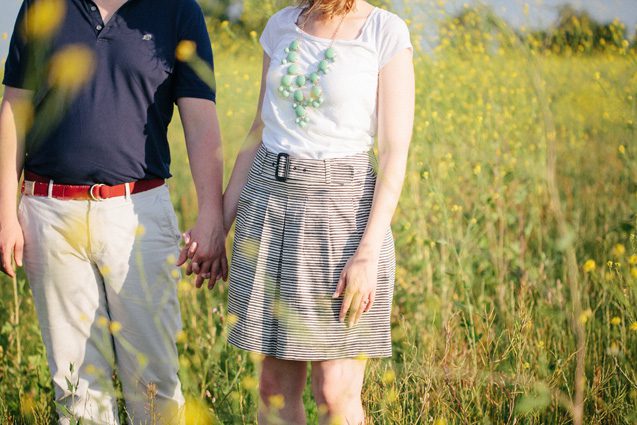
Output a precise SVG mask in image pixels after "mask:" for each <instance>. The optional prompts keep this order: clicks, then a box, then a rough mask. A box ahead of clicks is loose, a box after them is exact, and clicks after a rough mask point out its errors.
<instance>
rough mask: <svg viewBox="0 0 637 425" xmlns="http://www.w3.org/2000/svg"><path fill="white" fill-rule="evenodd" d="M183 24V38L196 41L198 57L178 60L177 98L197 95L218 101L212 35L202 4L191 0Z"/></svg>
mask: <svg viewBox="0 0 637 425" xmlns="http://www.w3.org/2000/svg"><path fill="white" fill-rule="evenodd" d="M188 7H189V9H188V10H187V11H186V13H184V17H183V19H181V22H180V24H179V42H182V41H193V42H194V43H195V44H196V46H197V49H196V56H197V57H196V58H195V59H194V60H191V61H188V62H182V61H180V60H177V61H176V62H175V68H174V78H175V83H174V98H175V101H177V100H178V99H180V98H183V97H195V98H199V99H208V100H211V101H213V102H215V101H216V83H215V78H214V60H213V55H212V46H211V43H210V36H209V35H208V29H207V28H206V21H205V19H204V16H203V12H202V11H201V8H200V7H199V5H197V3H196V2H195V1H192V2H189V6H188Z"/></svg>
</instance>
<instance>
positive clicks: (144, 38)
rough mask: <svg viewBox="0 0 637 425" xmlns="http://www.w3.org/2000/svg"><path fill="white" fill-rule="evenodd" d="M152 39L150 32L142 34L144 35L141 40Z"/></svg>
mask: <svg viewBox="0 0 637 425" xmlns="http://www.w3.org/2000/svg"><path fill="white" fill-rule="evenodd" d="M152 39H153V35H152V34H144V36H143V37H142V40H145V41H150V40H152Z"/></svg>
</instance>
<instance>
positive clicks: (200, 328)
mask: <svg viewBox="0 0 637 425" xmlns="http://www.w3.org/2000/svg"><path fill="white" fill-rule="evenodd" d="M213 32H214V35H216V36H218V38H219V39H220V43H225V45H232V46H234V48H228V49H218V50H217V55H216V58H217V59H216V63H217V81H218V82H219V86H218V92H219V99H218V109H219V115H220V118H221V125H222V132H223V135H224V150H225V158H226V175H227V174H229V171H230V170H231V166H232V162H233V160H234V158H235V156H236V153H237V150H238V148H239V145H240V143H241V142H242V140H243V137H244V135H245V133H246V131H247V129H248V126H249V123H250V122H251V120H252V117H253V114H254V110H255V108H256V99H257V92H258V84H259V72H260V63H261V57H260V50H259V48H258V46H257V44H256V42H255V36H254V35H253V36H252V38H251V39H248V40H238V39H235V38H233V35H232V28H230V27H229V26H228V25H226V24H222V25H221V26H219V27H216V28H214V31H213ZM504 36H507V35H506V34H504ZM415 62H416V72H417V86H418V87H417V103H418V105H417V112H416V114H417V116H416V125H415V134H414V138H413V143H412V149H411V155H410V159H409V166H408V167H409V168H408V173H407V179H406V182H405V190H404V192H403V197H402V201H401V203H400V207H399V209H398V212H397V214H396V217H395V220H394V225H393V229H394V233H395V238H396V248H397V257H398V273H397V285H396V294H395V303H394V309H393V314H392V326H393V332H392V339H393V342H394V353H395V354H394V357H393V358H392V359H391V360H387V361H374V362H372V363H371V364H370V367H369V368H368V376H367V385H366V387H365V390H364V403H365V407H366V409H367V411H368V414H369V417H370V419H371V422H372V423H377V424H417V423H418V424H419V423H436V424H439V425H440V424H445V423H462V424H466V423H472V424H489V423H493V424H500V423H508V424H514V423H529V424H545V423H551V424H562V423H564V424H566V423H572V421H573V414H574V413H575V412H576V410H577V409H576V408H574V407H573V403H572V400H573V399H574V397H575V388H576V376H577V375H578V373H579V374H580V376H581V375H582V374H583V376H585V380H584V381H582V382H583V384H584V388H585V391H584V393H583V394H584V396H585V400H584V409H583V411H584V418H585V419H584V423H587V424H624V423H627V424H636V423H637V407H636V402H637V309H636V308H635V305H636V304H637V255H636V254H637V230H635V228H636V226H637V222H636V215H635V213H636V212H637V160H636V156H637V138H636V134H635V123H636V120H637V100H636V96H637V57H636V56H635V54H634V53H630V52H625V51H613V52H608V53H602V54H597V55H594V56H582V55H562V56H555V55H552V54H550V53H548V52H547V53H543V54H539V53H534V52H533V51H531V50H528V49H527V48H524V47H521V46H518V47H517V48H506V49H505V48H499V49H494V50H490V51H489V50H488V49H484V48H480V46H476V45H473V44H471V43H468V44H467V46H466V49H458V48H457V47H455V48H446V47H445V43H444V42H443V43H442V44H441V45H440V46H439V47H438V48H437V49H436V50H435V52H434V55H433V56H431V55H424V54H421V53H417V55H416V59H415ZM170 135H171V143H172V149H173V160H174V164H173V172H174V178H173V179H172V181H171V182H170V186H171V187H172V189H173V190H172V196H173V201H174V204H175V207H176V210H177V212H178V216H179V219H180V224H181V227H182V228H186V227H188V226H190V225H191V224H192V223H193V222H194V219H195V217H196V214H197V212H196V206H195V203H196V202H195V193H194V189H193V186H192V184H191V180H190V177H189V170H188V166H187V157H186V154H185V148H184V141H183V135H182V131H181V127H180V124H179V122H178V121H176V122H175V123H174V124H173V126H172V127H171V129H170ZM553 160H556V162H553ZM553 176H556V179H553ZM555 189H558V190H559V204H556V198H555V196H554V195H555ZM179 290H180V297H181V301H182V309H183V321H184V334H183V335H181V337H180V343H179V348H180V353H181V376H182V379H183V387H184V391H185V393H186V394H187V396H188V407H189V412H190V413H189V421H190V423H197V420H199V423H213V422H215V421H218V422H221V423H228V424H233V423H255V410H256V407H255V406H256V401H257V396H256V378H257V375H256V370H257V368H258V363H259V359H258V357H256V356H251V355H248V354H246V353H244V352H241V351H239V350H236V349H234V348H232V347H230V346H228V345H227V344H226V343H225V332H226V329H227V324H228V317H227V315H226V310H225V298H226V295H227V286H226V285H224V284H221V285H219V286H218V288H217V289H216V290H215V291H213V292H208V291H196V290H195V289H193V288H192V286H191V285H190V283H189V282H188V281H184V282H182V283H180V285H179ZM580 305H581V306H580ZM0 326H1V329H0V422H1V423H42V424H44V423H49V422H50V421H51V419H50V418H51V416H50V415H51V414H52V411H53V406H52V401H51V400H52V394H51V384H50V376H49V374H48V370H47V367H46V356H45V352H44V347H43V345H42V342H41V339H40V336H39V329H38V326H37V319H36V316H35V313H34V309H33V303H32V299H31V296H30V292H29V289H28V284H27V283H26V282H25V279H24V277H23V275H20V276H19V278H18V279H17V281H15V282H13V283H12V282H11V281H10V280H8V279H6V278H1V281H0ZM578 330H581V331H583V334H582V335H584V336H585V340H584V339H580V340H579V342H580V344H581V345H579V347H582V348H583V349H582V350H578V339H577V337H576V334H577V332H576V331H578ZM578 352H579V353H580V357H578V355H577V353H578ZM578 359H580V360H581V362H582V363H581V364H582V366H583V368H582V369H581V370H580V372H577V371H576V365H577V360H578ZM306 398H307V403H306V406H307V408H308V412H309V415H310V416H309V418H310V423H315V422H316V408H315V407H314V405H313V404H312V402H311V399H310V397H309V393H307V394H306ZM197 418H199V419H197Z"/></svg>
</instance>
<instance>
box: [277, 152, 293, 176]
mask: <svg viewBox="0 0 637 425" xmlns="http://www.w3.org/2000/svg"><path fill="white" fill-rule="evenodd" d="M289 175H290V155H288V154H287V153H283V152H282V153H280V154H278V155H277V158H276V168H275V170H274V178H276V180H277V181H280V182H284V181H287V179H288V176H289Z"/></svg>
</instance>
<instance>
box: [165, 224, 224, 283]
mask: <svg viewBox="0 0 637 425" xmlns="http://www.w3.org/2000/svg"><path fill="white" fill-rule="evenodd" d="M220 230H221V226H214V228H209V226H208V225H206V224H202V225H200V223H199V221H198V222H197V224H196V225H195V227H193V228H192V229H191V230H188V231H187V232H185V233H184V234H183V239H184V246H183V248H182V249H181V252H180V254H179V259H178V260H177V266H181V265H183V264H184V263H185V262H186V261H188V260H190V262H189V263H188V265H187V266H186V275H188V276H190V275H191V274H193V273H195V274H196V275H197V278H196V279H195V286H196V287H197V288H201V287H202V286H203V284H204V282H205V281H206V280H208V279H210V280H209V282H208V289H212V288H214V286H215V283H216V282H217V281H218V280H220V279H223V280H224V281H225V280H226V279H227V278H228V260H227V258H226V246H225V239H226V238H225V236H226V234H225V232H223V231H220Z"/></svg>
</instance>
